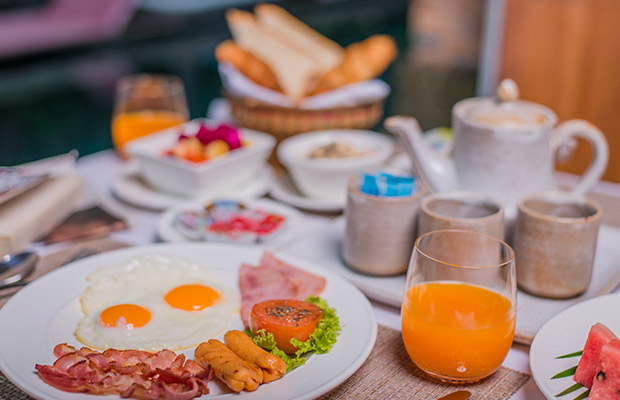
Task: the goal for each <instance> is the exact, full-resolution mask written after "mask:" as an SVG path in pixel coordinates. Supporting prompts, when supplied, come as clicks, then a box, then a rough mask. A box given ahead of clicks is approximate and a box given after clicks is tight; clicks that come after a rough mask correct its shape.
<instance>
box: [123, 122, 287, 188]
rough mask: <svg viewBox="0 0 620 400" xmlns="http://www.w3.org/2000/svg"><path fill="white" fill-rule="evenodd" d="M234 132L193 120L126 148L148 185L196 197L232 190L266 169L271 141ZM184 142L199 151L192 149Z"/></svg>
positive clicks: (246, 132) (251, 133)
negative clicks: (231, 188)
mask: <svg viewBox="0 0 620 400" xmlns="http://www.w3.org/2000/svg"><path fill="white" fill-rule="evenodd" d="M234 131H236V132H237V134H236V136H235V133H234V132H233V130H232V128H231V127H228V126H226V127H225V128H223V127H222V126H220V127H219V128H218V126H217V125H213V124H210V122H209V121H207V120H205V119H195V120H192V121H189V122H187V123H185V124H183V125H180V126H177V127H174V128H169V129H166V130H163V131H161V132H157V133H153V134H150V135H148V136H145V137H142V138H139V139H136V140H133V141H132V142H130V143H129V144H128V145H127V150H128V153H129V154H130V155H131V157H132V159H134V160H135V161H136V162H137V164H138V170H139V173H140V175H141V176H142V178H144V180H145V181H146V183H148V184H149V185H150V186H152V187H153V188H155V189H156V190H161V191H164V192H168V193H173V194H177V195H181V196H184V197H196V196H198V195H200V194H204V193H208V192H210V191H211V192H213V191H218V190H221V189H226V188H229V187H235V186H236V185H238V184H240V183H242V182H243V181H244V180H249V179H251V178H252V176H254V174H256V173H257V171H260V170H261V169H262V168H263V167H265V166H266V163H267V159H268V158H269V156H270V155H271V152H272V151H273V148H274V146H275V142H276V141H275V138H274V137H273V136H271V135H269V134H266V133H263V132H259V131H253V130H250V129H234ZM184 136H185V138H184ZM207 138H208V140H207ZM201 139H202V140H201ZM196 141H198V142H199V143H196ZM180 143H181V145H180V147H178V146H179V144H180ZM189 143H194V145H196V144H197V145H198V146H200V147H198V146H196V150H194V149H193V148H192V147H191V146H194V145H190V144H189ZM203 143H206V145H203ZM175 151H176V152H177V153H176V154H175ZM202 158H204V159H202Z"/></svg>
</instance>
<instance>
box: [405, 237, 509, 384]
mask: <svg viewBox="0 0 620 400" xmlns="http://www.w3.org/2000/svg"><path fill="white" fill-rule="evenodd" d="M515 317H516V279H515V258H514V251H513V250H512V248H511V247H510V246H509V245H507V244H506V243H504V242H502V241H500V240H498V239H496V238H494V237H492V236H487V235H485V234H482V233H477V232H470V231H461V230H441V231H433V232H429V233H426V234H424V235H422V236H420V237H419V238H418V239H417V240H416V242H415V245H414V249H413V254H412V256H411V261H410V263H409V269H408V271H407V283H406V287H405V293H404V294H403V301H402V308H401V322H402V335H403V341H404V343H405V348H406V349H407V353H409V357H411V360H412V361H413V362H414V363H415V364H416V365H417V366H418V367H419V368H420V369H421V370H423V371H424V372H426V373H427V374H429V375H431V376H433V377H435V378H437V379H440V380H442V381H448V382H453V383H466V382H474V381H477V380H480V379H482V378H485V377H487V376H489V375H491V374H492V373H493V372H495V371H496V370H497V369H498V368H499V367H500V366H501V364H502V362H503V361H504V358H505V357H506V354H508V350H509V349H510V346H511V345H512V340H513V338H514V331H515Z"/></svg>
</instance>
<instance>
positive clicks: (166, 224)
mask: <svg viewBox="0 0 620 400" xmlns="http://www.w3.org/2000/svg"><path fill="white" fill-rule="evenodd" d="M226 198H227V199H231V200H237V201H239V202H241V203H243V204H245V205H246V206H248V207H250V208H260V209H261V210H264V211H267V212H270V213H274V214H279V215H282V216H283V217H285V218H286V222H285V226H284V231H283V232H280V233H279V234H278V236H277V237H274V238H273V239H271V240H269V241H266V242H265V243H260V244H256V245H253V246H258V247H264V248H270V249H274V248H276V247H278V246H279V245H281V244H283V243H284V242H288V241H290V240H292V239H294V238H295V237H296V236H297V235H298V234H299V233H300V232H301V231H302V228H303V224H304V216H303V214H302V213H301V212H299V211H298V210H296V209H294V208H292V207H289V206H287V205H284V204H280V203H277V202H275V201H273V200H269V199H250V198H240V197H226ZM205 204H206V203H204V202H203V203H198V202H194V203H183V204H177V205H175V206H172V207H170V208H169V209H167V210H166V211H165V212H164V213H163V214H162V215H161V217H159V221H158V222H157V235H158V236H159V238H160V239H161V240H163V241H165V242H170V243H186V242H194V241H196V240H192V239H190V238H188V237H187V236H185V235H183V234H182V233H181V232H179V231H178V230H177V229H176V228H175V227H174V218H175V216H176V214H177V213H178V212H179V211H181V210H186V211H198V210H204V206H205Z"/></svg>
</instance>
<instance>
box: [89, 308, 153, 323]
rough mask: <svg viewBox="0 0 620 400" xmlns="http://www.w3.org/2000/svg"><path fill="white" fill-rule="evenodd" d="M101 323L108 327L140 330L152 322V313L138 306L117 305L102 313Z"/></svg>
mask: <svg viewBox="0 0 620 400" xmlns="http://www.w3.org/2000/svg"><path fill="white" fill-rule="evenodd" d="M100 318H101V322H102V323H103V325H105V326H108V327H115V326H120V327H125V328H127V329H134V328H140V327H141V326H144V325H146V324H147V323H148V322H149V321H150V320H151V312H150V311H149V310H148V309H146V308H144V307H141V306H138V305H136V304H117V305H115V306H112V307H108V308H106V309H105V310H103V311H102V312H101V315H100Z"/></svg>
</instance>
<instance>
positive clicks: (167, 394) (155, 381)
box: [35, 343, 212, 400]
mask: <svg viewBox="0 0 620 400" xmlns="http://www.w3.org/2000/svg"><path fill="white" fill-rule="evenodd" d="M54 355H55V356H56V357H57V360H56V361H55V362H54V364H53V365H41V364H37V365H35V368H36V370H37V372H38V374H39V377H40V378H41V379H42V380H43V381H45V382H46V383H47V384H49V385H52V386H54V387H55V388H57V389H60V390H63V391H66V392H78V393H91V394H98V395H104V394H118V395H120V396H121V397H123V398H129V397H131V398H136V399H149V400H155V399H169V400H189V399H193V398H195V397H200V396H202V395H203V394H207V393H209V388H208V387H207V383H208V382H209V380H210V379H211V377H212V372H211V369H210V368H206V369H205V368H202V367H201V366H200V365H198V364H197V363H196V362H195V361H193V360H185V356H184V355H183V354H179V355H176V354H175V353H173V352H172V351H170V350H162V351H160V352H157V353H148V352H145V351H139V350H116V349H109V350H106V351H104V352H103V353H99V352H97V351H95V350H92V349H89V348H86V347H85V348H82V349H80V350H77V349H75V348H74V347H72V346H69V345H67V344H66V343H61V344H59V345H57V346H56V347H55V348H54Z"/></svg>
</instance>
